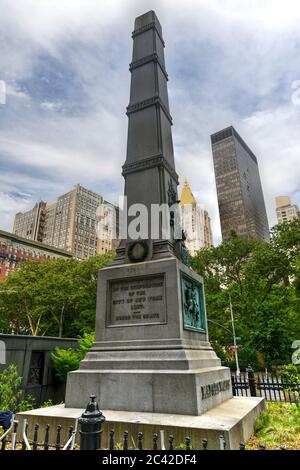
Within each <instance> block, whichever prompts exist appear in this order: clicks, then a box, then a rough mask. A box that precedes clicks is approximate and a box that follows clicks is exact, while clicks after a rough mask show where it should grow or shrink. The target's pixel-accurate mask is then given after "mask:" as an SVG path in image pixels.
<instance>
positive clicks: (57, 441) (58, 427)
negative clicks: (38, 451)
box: [55, 424, 61, 450]
mask: <svg viewBox="0 0 300 470" xmlns="http://www.w3.org/2000/svg"><path fill="white" fill-rule="evenodd" d="M60 433H61V425H60V424H59V425H58V426H57V430H56V443H55V450H60V448H61V446H60Z"/></svg>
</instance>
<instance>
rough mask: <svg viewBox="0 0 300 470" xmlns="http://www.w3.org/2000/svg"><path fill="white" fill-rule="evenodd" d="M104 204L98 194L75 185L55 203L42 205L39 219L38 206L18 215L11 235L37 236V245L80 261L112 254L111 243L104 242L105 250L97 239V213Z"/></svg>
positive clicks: (112, 243) (110, 241)
mask: <svg viewBox="0 0 300 470" xmlns="http://www.w3.org/2000/svg"><path fill="white" fill-rule="evenodd" d="M103 203H104V200H103V197H102V196H100V194H97V193H95V192H93V191H90V190H88V189H86V188H84V187H82V186H80V185H79V184H78V185H76V186H74V188H73V189H72V190H71V191H69V192H68V193H66V194H63V195H62V196H59V197H58V198H57V199H56V201H54V202H51V203H44V202H43V203H42V204H43V206H42V210H41V215H40V216H39V217H38V216H37V215H36V212H37V209H36V207H37V205H35V207H34V208H33V209H32V211H28V212H26V213H24V214H22V213H18V214H17V215H16V218H15V223H14V233H16V234H18V235H21V236H25V237H26V238H28V237H36V236H37V235H36V234H38V235H39V241H42V242H43V243H46V244H47V245H51V246H54V247H57V248H60V249H63V250H67V251H69V252H71V253H73V254H74V256H75V257H76V258H79V259H87V258H90V257H91V256H95V255H96V254H97V253H103V252H106V251H111V250H112V249H114V241H113V240H105V244H104V245H105V246H104V245H103V246H102V244H100V241H99V240H98V235H97V227H98V224H99V221H98V220H97V210H98V208H99V207H101V205H102V204H103ZM33 221H34V222H33ZM31 239H34V240H37V238H31ZM99 250H100V251H99Z"/></svg>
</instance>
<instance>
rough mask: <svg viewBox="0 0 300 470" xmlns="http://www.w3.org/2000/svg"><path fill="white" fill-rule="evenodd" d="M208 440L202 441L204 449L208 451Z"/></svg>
mask: <svg viewBox="0 0 300 470" xmlns="http://www.w3.org/2000/svg"><path fill="white" fill-rule="evenodd" d="M207 447H208V440H207V439H206V438H204V439H202V449H203V450H207Z"/></svg>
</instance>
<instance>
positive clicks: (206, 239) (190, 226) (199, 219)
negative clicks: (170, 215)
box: [179, 181, 213, 256]
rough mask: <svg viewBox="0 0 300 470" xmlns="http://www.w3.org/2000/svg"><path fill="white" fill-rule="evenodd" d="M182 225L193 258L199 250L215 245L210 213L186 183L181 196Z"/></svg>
mask: <svg viewBox="0 0 300 470" xmlns="http://www.w3.org/2000/svg"><path fill="white" fill-rule="evenodd" d="M179 206H180V214H181V225H182V228H183V230H184V231H185V234H186V237H187V238H186V241H185V243H186V246H187V248H188V250H189V252H190V254H191V255H192V256H193V255H195V254H196V253H197V251H198V250H200V249H201V248H204V247H210V246H212V245H213V239H212V231H211V226H210V218H209V216H208V212H207V211H206V210H205V209H204V207H203V206H200V205H199V204H198V203H197V200H196V199H195V197H194V195H193V193H192V191H191V188H190V186H189V184H188V182H187V181H185V183H184V185H183V188H182V192H181V196H180V203H179Z"/></svg>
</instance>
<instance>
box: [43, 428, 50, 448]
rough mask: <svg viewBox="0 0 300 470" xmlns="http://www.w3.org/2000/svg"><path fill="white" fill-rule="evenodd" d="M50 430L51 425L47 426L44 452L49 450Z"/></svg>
mask: <svg viewBox="0 0 300 470" xmlns="http://www.w3.org/2000/svg"><path fill="white" fill-rule="evenodd" d="M49 430H50V424H46V433H45V441H44V450H49Z"/></svg>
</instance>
